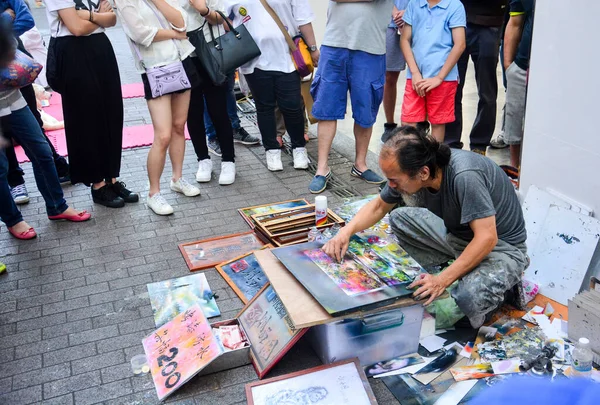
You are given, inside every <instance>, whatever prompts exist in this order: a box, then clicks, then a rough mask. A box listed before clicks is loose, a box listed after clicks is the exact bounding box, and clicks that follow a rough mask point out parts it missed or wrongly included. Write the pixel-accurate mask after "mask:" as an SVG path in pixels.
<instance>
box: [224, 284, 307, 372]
mask: <svg viewBox="0 0 600 405" xmlns="http://www.w3.org/2000/svg"><path fill="white" fill-rule="evenodd" d="M265 307H266V308H265ZM236 319H237V320H238V322H239V323H240V325H242V327H243V328H244V331H245V332H246V338H247V339H248V341H249V342H250V344H251V346H250V358H251V360H252V365H253V366H254V369H255V370H256V374H257V375H258V378H260V379H262V378H263V377H264V376H265V375H266V374H267V373H268V372H269V371H270V370H271V369H272V368H273V367H274V366H275V364H277V362H279V360H281V358H282V357H283V356H285V354H286V353H287V352H288V351H289V350H290V349H291V348H292V346H294V345H295V344H296V342H297V341H298V340H300V338H301V337H302V336H303V335H304V334H305V333H306V332H307V331H308V329H306V328H305V329H296V327H295V326H294V323H293V321H292V319H291V318H290V316H289V314H288V313H287V310H286V309H285V307H284V306H283V303H282V302H281V300H280V299H279V296H278V295H277V293H276V292H275V289H274V288H273V286H271V283H267V284H266V285H265V286H264V287H263V288H262V289H261V290H260V292H259V293H258V294H256V295H255V296H254V298H252V300H250V302H249V303H248V304H247V305H246V306H245V307H244V308H243V309H242V310H241V311H240V313H239V314H237V315H236ZM278 333H279V334H278ZM284 334H286V336H284Z"/></svg>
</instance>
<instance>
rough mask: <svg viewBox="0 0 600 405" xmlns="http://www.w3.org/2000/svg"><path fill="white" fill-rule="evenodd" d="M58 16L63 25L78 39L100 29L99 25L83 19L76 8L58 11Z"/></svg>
mask: <svg viewBox="0 0 600 405" xmlns="http://www.w3.org/2000/svg"><path fill="white" fill-rule="evenodd" d="M58 16H59V17H60V19H61V21H62V22H63V24H65V25H66V26H67V28H68V29H69V31H70V32H71V34H73V35H74V36H76V37H82V36H86V35H90V34H91V33H92V32H94V31H96V30H97V29H98V25H96V24H94V23H93V22H90V21H88V20H86V19H84V18H83V17H81V16H80V15H79V14H78V13H77V10H75V7H74V6H73V7H72V8H65V9H63V10H58ZM88 17H89V14H88Z"/></svg>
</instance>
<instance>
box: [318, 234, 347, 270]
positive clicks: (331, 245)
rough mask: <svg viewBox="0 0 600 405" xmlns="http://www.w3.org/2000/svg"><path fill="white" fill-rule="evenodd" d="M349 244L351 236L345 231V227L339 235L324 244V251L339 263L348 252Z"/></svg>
mask: <svg viewBox="0 0 600 405" xmlns="http://www.w3.org/2000/svg"><path fill="white" fill-rule="evenodd" d="M349 244H350V236H348V235H347V234H346V232H344V228H342V230H341V231H339V232H338V234H337V235H335V236H334V237H333V238H332V239H330V240H329V242H327V243H326V244H325V245H324V246H323V251H324V252H325V253H327V254H328V255H329V257H331V258H333V259H335V260H336V261H337V262H338V263H339V262H341V261H342V258H343V257H344V255H345V254H346V251H347V250H348V245H349Z"/></svg>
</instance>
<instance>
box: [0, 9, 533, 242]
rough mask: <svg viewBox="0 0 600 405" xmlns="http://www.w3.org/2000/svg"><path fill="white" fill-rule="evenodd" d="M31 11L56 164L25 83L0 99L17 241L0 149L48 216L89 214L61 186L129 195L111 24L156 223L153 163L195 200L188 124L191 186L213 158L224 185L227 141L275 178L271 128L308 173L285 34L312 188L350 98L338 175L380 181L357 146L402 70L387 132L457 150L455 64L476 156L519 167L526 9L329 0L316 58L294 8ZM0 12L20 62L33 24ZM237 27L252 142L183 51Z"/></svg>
mask: <svg viewBox="0 0 600 405" xmlns="http://www.w3.org/2000/svg"><path fill="white" fill-rule="evenodd" d="M45 5H46V13H47V17H48V22H49V26H50V35H51V39H50V42H49V47H48V59H47V61H43V64H44V65H45V75H46V78H47V81H48V85H49V86H50V87H51V88H52V89H53V90H54V91H56V92H58V93H60V94H61V96H62V108H63V112H64V121H65V136H66V141H67V147H68V154H69V163H67V162H66V160H65V158H64V157H62V156H60V155H59V154H58V153H57V152H56V150H55V149H54V147H53V145H52V143H51V142H50V141H49V140H48V138H46V137H45V134H44V131H43V128H42V122H41V119H40V117H39V113H38V110H37V107H36V102H35V95H34V94H33V89H32V88H31V85H28V86H25V87H22V88H20V89H9V90H6V89H3V90H2V91H0V113H1V114H0V116H1V117H2V130H3V132H4V138H5V143H7V144H8V146H7V147H5V148H4V149H3V150H2V152H0V193H1V194H2V197H1V198H0V217H1V218H2V221H3V222H4V223H5V224H6V226H7V227H8V229H9V231H10V232H11V234H13V235H14V236H16V237H18V238H21V239H29V238H33V237H35V231H34V230H33V228H31V227H29V226H28V225H27V223H26V222H25V221H23V218H22V217H21V216H20V213H19V211H18V209H17V206H16V204H22V203H26V202H27V201H28V195H27V190H26V187H25V184H24V180H23V176H22V170H21V169H20V167H19V165H18V162H17V160H16V156H15V153H14V150H13V148H12V146H11V145H10V142H11V140H12V141H16V142H18V143H19V144H20V145H22V146H23V148H24V151H25V152H26V154H27V155H28V157H29V159H30V160H31V162H32V166H33V172H34V175H35V178H36V182H37V184H38V188H39V190H40V192H41V193H42V196H43V197H44V199H45V201H46V205H47V211H48V215H49V217H50V219H66V220H71V221H84V220H87V219H89V218H90V214H89V213H87V212H78V211H75V210H73V209H72V208H68V207H67V205H66V202H65V201H64V199H63V198H62V189H61V183H66V182H71V183H73V184H77V183H83V184H85V185H87V186H89V187H90V189H91V195H92V199H93V201H94V203H96V204H100V205H103V206H106V207H110V208H120V207H123V206H124V205H125V204H126V203H136V202H138V201H139V199H140V197H139V194H137V193H135V192H133V191H131V190H129V189H128V188H127V186H126V184H125V183H124V182H123V181H120V180H119V178H120V177H121V151H122V138H123V121H124V113H123V96H122V92H121V81H120V76H119V66H118V64H117V60H116V57H115V52H114V50H113V47H112V45H111V43H110V40H109V39H108V37H107V35H106V33H105V31H106V29H107V28H110V27H113V26H115V25H116V23H117V21H119V22H120V24H121V25H122V27H123V29H124V31H125V33H126V35H127V38H128V40H129V43H130V45H131V51H132V55H133V58H134V61H135V66H136V69H137V71H138V72H139V74H140V79H141V81H142V82H143V85H144V97H145V99H146V101H147V105H148V109H149V111H150V115H151V118H152V124H153V129H154V140H153V143H152V146H151V148H150V149H149V152H148V159H147V171H148V179H149V184H150V188H149V192H148V195H147V198H146V199H145V201H146V204H147V205H148V207H149V208H150V209H151V210H152V211H153V212H155V213H156V214H158V215H169V214H171V213H173V211H174V208H173V207H172V206H171V205H170V204H169V203H168V202H167V200H166V199H165V198H164V196H163V195H162V193H161V189H160V183H161V176H162V174H163V171H164V168H165V163H166V156H167V153H168V154H169V158H170V162H171V169H172V170H171V179H170V183H169V185H170V189H171V190H172V191H174V192H177V193H181V194H183V195H185V196H187V197H196V196H198V195H200V192H201V190H200V188H199V187H198V186H197V185H194V184H192V183H191V182H189V181H187V180H186V179H185V178H184V177H183V174H182V171H183V160H184V155H185V146H186V142H185V128H186V126H187V129H188V132H189V135H190V138H191V141H192V145H193V147H194V151H195V153H196V157H197V159H198V171H197V173H196V182H197V183H205V182H209V181H211V179H212V176H213V163H212V160H211V157H210V154H211V153H212V154H214V155H217V156H220V157H221V167H220V174H219V184H220V185H229V184H232V183H234V181H235V177H236V167H235V144H236V143H237V144H243V145H256V144H259V143H260V142H261V141H262V145H263V146H264V148H265V151H266V164H267V168H268V170H271V171H281V170H283V165H282V161H281V147H282V145H281V135H282V134H281V132H282V128H283V127H285V130H286V131H287V133H288V134H289V137H290V140H291V146H292V153H293V166H294V169H297V170H305V169H307V168H308V166H309V163H310V160H309V156H308V153H307V150H306V142H307V141H308V139H307V130H306V127H307V125H308V121H307V118H306V116H307V111H306V105H307V104H308V103H306V101H305V100H304V99H303V94H302V92H301V83H302V76H301V75H300V74H299V71H298V66H297V63H296V61H295V60H294V59H292V58H291V57H290V49H291V48H290V46H289V41H288V40H287V37H288V36H289V37H292V38H298V37H302V38H303V41H304V43H305V44H306V48H307V53H308V55H309V59H310V62H311V63H312V65H313V66H314V67H315V68H317V69H316V74H315V75H314V79H313V82H312V86H311V95H312V98H313V100H314V105H313V106H312V109H311V110H310V111H308V113H309V114H310V116H311V117H312V118H314V119H316V120H318V130H317V135H318V161H317V170H316V175H315V176H314V178H313V179H312V181H311V182H310V184H309V190H310V192H312V193H315V194H316V193H321V192H322V191H324V190H325V189H326V187H327V183H328V181H329V179H330V177H331V170H330V168H329V166H328V157H329V153H330V150H331V146H332V143H333V139H334V137H335V135H336V130H337V121H338V120H341V119H344V117H345V115H346V109H347V104H348V94H349V95H350V104H351V108H352V118H353V120H354V137H355V150H356V156H355V159H354V164H353V166H352V169H351V174H352V175H353V176H355V177H357V178H360V179H362V180H364V181H366V182H368V183H371V184H382V183H384V182H385V179H384V178H383V177H381V176H380V175H378V174H377V173H376V172H375V171H373V170H371V169H369V167H367V152H368V146H369V142H370V139H371V136H372V129H373V125H374V124H375V121H376V119H377V115H378V112H379V108H380V105H381V104H382V103H383V105H384V111H385V117H386V121H387V122H386V123H385V131H384V133H383V135H382V141H383V142H385V141H387V140H388V139H389V138H390V136H391V135H392V134H393V133H394V130H395V129H396V127H397V126H398V123H397V121H396V112H395V105H396V98H397V86H398V82H399V77H400V72H402V71H404V70H406V84H405V89H404V99H403V102H402V111H401V114H400V120H399V123H401V124H402V125H409V126H414V127H417V128H418V130H420V131H423V132H429V131H430V132H431V135H432V136H433V137H434V138H435V139H436V140H437V141H438V142H445V143H446V144H448V145H449V146H450V147H452V148H462V147H463V145H462V143H461V142H460V138H461V134H462V126H463V125H462V93H463V87H464V83H465V79H466V70H467V64H468V61H469V58H470V59H472V60H473V63H474V65H475V73H476V74H475V77H476V84H477V90H478V95H479V103H478V106H477V114H476V120H475V123H474V124H473V127H472V129H471V133H470V138H469V139H470V149H471V150H472V151H473V152H477V153H480V154H485V151H486V149H487V147H488V146H490V143H491V146H492V147H505V146H507V145H508V146H510V151H511V165H512V166H514V170H515V171H518V166H519V159H520V143H521V140H522V127H523V117H524V110H525V95H526V92H525V90H526V78H527V69H528V66H529V52H530V47H531V32H532V21H533V7H534V0H493V1H492V0H490V1H485V2H482V1H477V0H363V1H357V0H331V1H329V10H328V16H327V17H328V18H327V25H326V29H325V34H324V38H323V40H322V43H321V47H320V48H319V47H318V46H317V41H316V38H315V34H314V31H313V27H312V22H313V21H314V18H315V16H314V13H313V11H312V10H311V7H310V4H309V2H308V0H115V1H114V3H112V4H111V3H110V2H109V1H107V0H99V1H97V2H94V1H92V0H45ZM274 14H275V16H276V17H274ZM0 16H1V17H2V18H0V22H1V23H2V24H3V26H2V30H3V34H2V35H3V37H2V47H3V48H2V51H3V52H4V57H5V61H4V63H5V65H6V64H8V63H10V60H11V58H13V56H11V55H14V51H15V49H16V48H17V47H18V49H19V50H21V51H23V52H25V53H26V51H25V49H24V48H23V46H22V43H21V42H20V41H18V38H19V36H21V35H23V34H24V33H26V32H27V31H29V30H31V29H32V28H34V21H33V18H32V17H31V14H30V12H29V10H28V6H27V4H26V3H25V2H24V0H0ZM242 24H243V25H244V26H245V28H246V29H247V31H248V32H249V34H250V35H251V36H252V38H253V40H254V42H255V43H256V45H257V46H258V49H259V50H260V55H259V56H257V57H255V58H253V59H252V60H250V61H248V62H246V63H244V64H242V65H241V66H239V69H238V75H239V76H240V77H241V76H243V77H244V78H245V81H246V82H247V84H248V87H249V89H250V91H251V93H252V97H253V100H254V103H255V106H256V111H257V120H258V127H259V130H260V135H261V139H259V138H257V137H254V136H252V135H250V134H249V133H248V132H247V131H246V130H245V129H244V128H243V127H242V126H241V124H240V119H239V117H238V114H237V109H236V98H235V95H234V92H233V88H234V83H235V75H234V74H233V73H230V74H228V76H227V78H226V80H222V81H219V82H218V83H217V82H215V81H214V80H213V77H212V76H211V71H210V67H207V66H205V62H203V59H202V58H201V57H200V54H201V52H200V50H199V49H198V48H197V47H196V46H195V45H193V43H195V42H194V39H197V38H202V39H203V40H205V41H206V42H210V40H211V39H212V38H213V37H214V36H216V37H219V36H222V35H224V34H226V33H227V31H229V30H231V29H232V28H233V27H239V26H241V25H242ZM286 31H287V32H286ZM499 59H500V60H502V66H503V70H504V71H505V78H506V82H505V87H506V106H505V109H504V120H503V122H504V124H503V130H502V132H501V134H500V136H499V137H498V138H497V139H495V140H493V141H492V140H491V139H492V135H493V133H494V130H495V122H496V99H497V93H498V84H497V79H496V71H497V64H498V60H499ZM165 67H166V68H169V69H170V72H171V73H172V74H173V75H175V76H176V77H177V78H178V79H180V80H179V84H178V86H175V87H172V88H171V87H167V88H164V87H161V86H159V85H157V81H156V80H157V79H156V76H155V74H154V72H155V71H156V69H157V68H160V69H163V68H165ZM310 104H312V103H310ZM90 112H93V113H92V114H93V117H90ZM90 120H93V124H91V121H90ZM490 141H491V142H490Z"/></svg>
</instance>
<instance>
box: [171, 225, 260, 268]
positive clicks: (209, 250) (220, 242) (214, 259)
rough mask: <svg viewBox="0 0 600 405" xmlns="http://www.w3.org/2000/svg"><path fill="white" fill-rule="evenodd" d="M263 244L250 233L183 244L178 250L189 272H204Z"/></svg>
mask: <svg viewBox="0 0 600 405" xmlns="http://www.w3.org/2000/svg"><path fill="white" fill-rule="evenodd" d="M264 245H265V243H264V242H263V241H262V240H261V239H260V238H259V237H258V236H257V235H256V234H255V233H254V232H252V231H249V232H244V233H236V234H233V235H227V236H219V237H217V238H211V239H204V240H199V241H196V242H189V243H183V244H181V245H179V250H180V251H181V254H182V255H183V258H184V259H185V262H186V263H187V265H188V267H189V269H190V271H196V270H204V269H208V268H210V267H215V266H216V265H217V264H220V263H223V262H226V261H229V260H231V259H233V258H234V257H238V256H240V255H243V254H246V253H249V252H252V251H253V250H257V249H260V248H261V247H262V246H264Z"/></svg>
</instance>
